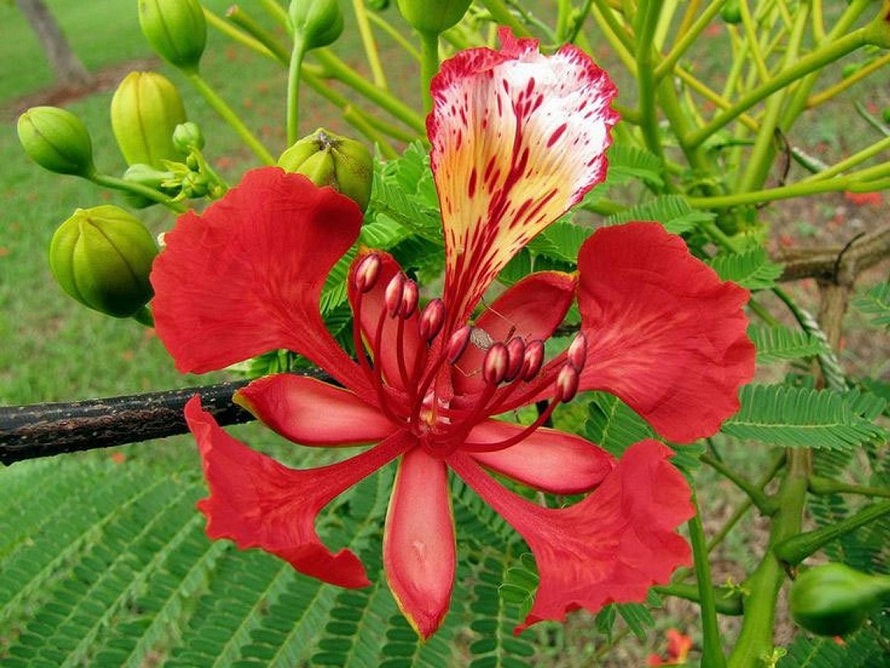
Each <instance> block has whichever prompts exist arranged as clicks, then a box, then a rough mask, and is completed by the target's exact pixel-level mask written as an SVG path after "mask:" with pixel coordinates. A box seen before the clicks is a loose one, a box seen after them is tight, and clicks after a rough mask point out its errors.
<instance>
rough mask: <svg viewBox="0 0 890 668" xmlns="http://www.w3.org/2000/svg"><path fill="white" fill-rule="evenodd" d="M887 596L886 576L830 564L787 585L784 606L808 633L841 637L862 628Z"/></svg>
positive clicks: (889, 583) (889, 578) (889, 580)
mask: <svg viewBox="0 0 890 668" xmlns="http://www.w3.org/2000/svg"><path fill="white" fill-rule="evenodd" d="M888 594H890V576H888V575H868V574H866V573H860V572H859V571H857V570H854V569H852V568H850V567H849V566H846V565H844V564H838V563H832V564H825V565H824V566H817V567H815V568H812V569H810V570H808V571H806V572H805V573H803V574H802V575H800V576H799V577H798V578H797V580H795V581H794V584H793V585H791V592H790V595H789V598H788V605H789V607H790V609H791V616H792V617H793V618H794V621H795V622H797V623H798V624H800V625H801V626H802V627H804V628H805V629H807V630H808V631H812V632H813V633H816V634H818V635H822V636H842V635H846V634H847V633H852V632H853V631H855V630H856V629H858V628H859V627H860V626H862V624H863V623H864V622H865V620H866V618H867V617H868V613H869V611H870V610H871V609H872V608H874V607H875V606H876V605H877V603H878V601H879V600H880V599H881V597H882V596H886V595H888Z"/></svg>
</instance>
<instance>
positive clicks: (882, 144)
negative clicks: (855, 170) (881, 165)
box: [798, 137, 890, 183]
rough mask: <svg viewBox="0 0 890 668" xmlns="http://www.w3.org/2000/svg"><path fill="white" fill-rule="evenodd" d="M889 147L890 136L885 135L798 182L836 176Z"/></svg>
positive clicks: (808, 181)
mask: <svg viewBox="0 0 890 668" xmlns="http://www.w3.org/2000/svg"><path fill="white" fill-rule="evenodd" d="M888 148H890V137H884V139H882V140H881V141H877V142H875V143H874V144H872V145H871V146H867V147H865V148H864V149H862V150H861V151H857V152H856V153H854V154H853V155H851V156H850V157H849V158H846V159H845V160H841V161H840V162H838V163H837V164H835V165H832V166H831V167H829V168H828V169H825V170H823V171H821V172H817V173H816V174H813V175H812V176H808V177H806V178H804V179H801V180H800V181H798V183H810V182H812V181H822V180H824V179H827V178H830V177H832V176H836V175H838V174H841V173H843V172H845V171H847V170H848V169H850V168H851V167H855V166H856V165H858V164H860V163H863V162H865V161H866V160H868V159H869V158H872V157H874V156H876V155H878V154H879V153H881V152H883V151H884V150H886V149H888ZM885 164H887V163H885Z"/></svg>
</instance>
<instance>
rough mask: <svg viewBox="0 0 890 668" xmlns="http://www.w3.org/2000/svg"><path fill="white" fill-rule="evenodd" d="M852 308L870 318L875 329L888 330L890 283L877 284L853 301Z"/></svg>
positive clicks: (889, 321) (889, 320)
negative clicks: (882, 328) (883, 328)
mask: <svg viewBox="0 0 890 668" xmlns="http://www.w3.org/2000/svg"><path fill="white" fill-rule="evenodd" d="M853 306H855V307H856V308H858V309H859V310H860V311H862V312H863V313H865V314H866V315H869V316H871V323H872V324H873V325H875V326H876V327H886V328H890V282H886V283H878V284H877V285H875V286H873V287H872V288H870V289H869V290H868V291H867V292H866V293H865V294H863V295H860V296H859V297H857V298H856V299H854V300H853Z"/></svg>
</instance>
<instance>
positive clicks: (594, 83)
mask: <svg viewBox="0 0 890 668" xmlns="http://www.w3.org/2000/svg"><path fill="white" fill-rule="evenodd" d="M500 38H501V42H502V44H503V46H502V48H501V50H500V51H492V50H490V49H485V48H479V49H469V50H467V51H462V52H461V53H459V54H457V55H456V56H455V57H454V58H451V59H450V60H448V61H446V62H444V63H443V64H442V69H441V71H440V72H439V74H437V75H436V77H435V78H434V79H433V83H432V93H433V111H432V113H431V114H430V116H429V118H428V119H427V131H428V134H429V137H430V141H431V142H432V152H431V155H430V160H431V165H432V169H433V173H434V175H435V180H436V188H437V190H438V193H439V200H440V204H441V207H442V221H443V227H444V235H445V248H446V260H447V264H446V279H445V301H446V304H447V306H448V309H449V321H450V323H451V324H454V323H456V322H460V321H461V320H462V319H464V318H466V317H467V316H468V315H469V313H470V311H472V309H473V307H474V306H475V305H476V304H477V303H478V301H479V299H480V297H481V296H482V294H483V292H484V291H485V289H486V288H487V287H488V285H490V283H491V281H492V280H494V278H495V277H496V276H497V274H498V272H499V271H500V270H501V269H502V268H503V266H504V265H505V264H506V263H507V262H508V261H509V260H510V258H511V257H513V255H515V254H516V252H517V251H519V249H521V248H522V247H523V246H524V245H525V244H526V243H528V241H529V240H530V239H532V238H533V237H534V236H535V235H536V234H538V233H539V232H540V231H541V230H542V229H544V228H545V227H546V226H547V225H549V224H550V223H551V222H553V221H554V220H556V218H558V217H559V216H561V215H562V214H563V213H565V212H566V211H567V210H568V209H569V208H570V207H571V206H573V205H574V204H576V203H577V202H578V201H579V200H580V199H581V198H582V197H583V196H584V194H585V193H586V192H587V191H588V190H590V189H591V188H592V187H593V186H595V185H596V184H597V183H600V182H602V180H603V179H604V178H605V172H606V158H605V151H606V149H607V148H608V146H609V144H610V143H611V138H610V129H611V127H612V126H613V125H614V124H615V123H616V122H617V120H618V115H617V113H616V112H615V111H613V110H612V109H611V107H610V104H611V102H612V99H613V98H614V96H615V93H616V91H615V86H614V85H613V83H612V81H611V80H610V79H609V77H608V75H607V74H606V73H605V72H604V71H603V70H601V69H600V68H599V67H597V66H596V65H595V64H594V63H593V61H592V60H591V59H590V57H589V56H587V55H586V54H585V53H584V52H583V51H581V50H580V49H578V48H577V47H575V46H572V45H566V46H564V47H562V48H561V49H560V50H559V51H558V52H557V53H555V54H554V55H552V56H544V55H542V54H541V53H540V52H539V51H538V43H537V41H536V40H531V39H519V40H518V39H516V38H515V37H513V36H512V35H511V34H510V33H509V31H507V30H501V32H500Z"/></svg>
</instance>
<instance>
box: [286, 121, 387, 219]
mask: <svg viewBox="0 0 890 668" xmlns="http://www.w3.org/2000/svg"><path fill="white" fill-rule="evenodd" d="M278 166H279V167H281V168H283V169H285V170H286V171H288V172H297V173H298V174H304V175H305V176H307V177H308V178H309V179H310V180H311V181H312V182H313V183H314V184H316V185H318V186H332V187H333V188H334V189H336V190H338V191H340V192H341V193H343V194H344V195H346V196H347V197H350V198H352V199H353V200H355V202H356V204H358V205H359V207H360V208H361V210H362V211H364V210H365V209H366V208H367V207H368V201H369V200H370V199H371V181H372V180H373V177H374V165H373V161H372V159H371V153H370V152H369V151H368V149H367V148H365V145H364V144H362V143H361V142H357V141H355V140H354V139H348V138H346V137H340V136H338V135H335V134H333V133H331V132H328V131H327V130H324V129H322V128H319V129H318V130H316V131H315V132H313V133H312V134H311V135H308V136H306V137H303V138H302V139H300V140H299V141H298V142H297V143H295V144H294V145H293V146H291V147H290V148H289V149H287V150H286V151H285V152H284V153H282V154H281V157H280V158H278Z"/></svg>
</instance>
